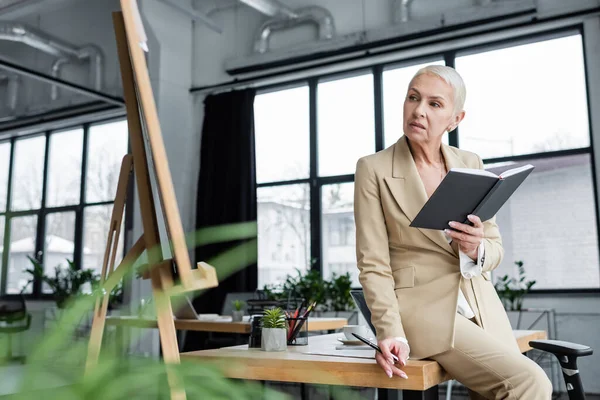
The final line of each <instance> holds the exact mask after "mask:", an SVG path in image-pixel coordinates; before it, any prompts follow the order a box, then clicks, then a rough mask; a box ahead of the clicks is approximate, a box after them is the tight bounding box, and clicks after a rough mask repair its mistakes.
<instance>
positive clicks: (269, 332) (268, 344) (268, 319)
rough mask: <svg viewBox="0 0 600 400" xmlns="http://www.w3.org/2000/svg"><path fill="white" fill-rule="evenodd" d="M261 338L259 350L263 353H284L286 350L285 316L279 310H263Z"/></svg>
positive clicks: (277, 308)
mask: <svg viewBox="0 0 600 400" xmlns="http://www.w3.org/2000/svg"><path fill="white" fill-rule="evenodd" d="M261 336H262V337H261V348H262V350H264V351H284V350H285V349H286V348H287V331H286V327H285V314H284V312H283V310H282V309H281V308H279V307H276V308H271V309H268V310H265V312H264V316H263V318H262V335H261Z"/></svg>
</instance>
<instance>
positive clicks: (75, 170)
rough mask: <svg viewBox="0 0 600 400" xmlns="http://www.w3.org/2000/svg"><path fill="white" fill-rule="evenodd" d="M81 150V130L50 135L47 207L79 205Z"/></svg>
mask: <svg viewBox="0 0 600 400" xmlns="http://www.w3.org/2000/svg"><path fill="white" fill-rule="evenodd" d="M82 148H83V130H82V129H75V130H72V131H68V132H60V133H54V134H52V135H50V153H49V160H48V188H47V189H46V206H47V207H60V206H68V205H72V204H78V203H79V192H80V190H79V189H80V187H81V159H82V154H83V152H82V151H81V149H82Z"/></svg>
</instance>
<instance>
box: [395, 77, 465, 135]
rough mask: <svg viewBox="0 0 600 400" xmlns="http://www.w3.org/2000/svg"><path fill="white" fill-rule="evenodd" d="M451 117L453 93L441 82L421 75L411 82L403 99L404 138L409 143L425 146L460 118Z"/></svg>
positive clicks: (437, 78) (438, 78)
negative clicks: (419, 143) (418, 143)
mask: <svg viewBox="0 0 600 400" xmlns="http://www.w3.org/2000/svg"><path fill="white" fill-rule="evenodd" d="M453 113H454V90H453V89H452V86H450V85H449V84H447V83H446V82H445V81H444V80H443V79H442V78H440V77H438V76H437V75H432V74H428V73H425V74H421V75H419V76H417V77H416V78H414V79H413V80H412V81H411V83H410V85H409V87H408V92H407V93H406V98H405V99H404V124H403V128H404V134H405V135H406V136H407V137H408V139H410V140H411V141H415V142H429V141H431V140H435V139H436V138H441V136H442V135H443V134H444V133H445V132H446V130H448V128H451V129H454V128H455V127H456V125H458V123H459V122H460V120H461V119H462V117H463V116H464V112H461V113H460V114H459V115H456V116H455V115H453Z"/></svg>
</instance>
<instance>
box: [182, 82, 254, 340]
mask: <svg viewBox="0 0 600 400" xmlns="http://www.w3.org/2000/svg"><path fill="white" fill-rule="evenodd" d="M254 96H255V90H253V89H248V90H241V91H232V92H227V93H222V94H217V95H209V96H207V97H206V99H205V100H204V123H203V127H202V140H201V146H200V174H199V177H198V188H197V206H196V230H200V229H202V228H207V227H216V226H220V225H224V224H232V223H241V222H256V165H255V156H254ZM255 239H256V237H254V240H255ZM248 241H252V238H250V239H243V240H236V241H228V242H224V243H215V244H209V245H200V246H197V247H196V249H195V256H196V262H199V261H205V262H209V263H211V264H212V265H213V266H214V267H215V268H216V269H217V275H218V276H219V286H218V287H216V288H212V289H208V290H206V291H204V292H203V293H202V294H201V295H199V296H198V297H196V299H194V307H195V308H196V311H197V312H198V313H221V309H222V307H223V302H224V300H225V296H226V295H227V293H229V292H252V291H254V290H256V286H257V272H258V271H257V265H256V261H255V259H256V251H257V249H256V248H255V246H253V245H252V246H251V247H252V250H251V251H248V250H247V249H246V253H247V254H248V257H249V259H253V260H252V262H251V263H249V264H248V262H246V263H244V264H245V265H246V264H247V266H245V267H242V268H241V269H240V268H239V267H238V268H237V269H238V270H237V271H236V272H234V273H233V274H231V271H230V270H229V269H230V267H229V266H223V265H221V268H219V265H218V262H216V261H215V262H214V263H213V262H211V260H214V258H215V257H216V256H218V255H220V254H223V253H224V252H226V251H227V250H231V249H232V248H235V247H236V246H240V245H243V244H244V242H248ZM254 243H256V242H255V241H254ZM227 275H228V276H227ZM203 336H205V335H202V334H201V333H200V332H188V334H187V337H186V344H185V348H186V349H188V348H189V349H198V348H201V347H202V344H203V342H204V338H203Z"/></svg>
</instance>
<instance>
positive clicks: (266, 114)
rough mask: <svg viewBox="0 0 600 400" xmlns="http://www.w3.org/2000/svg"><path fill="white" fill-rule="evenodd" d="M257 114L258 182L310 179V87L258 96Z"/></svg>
mask: <svg viewBox="0 0 600 400" xmlns="http://www.w3.org/2000/svg"><path fill="white" fill-rule="evenodd" d="M254 115H255V118H254V124H255V130H256V154H257V156H258V157H257V158H256V181H257V182H258V183H264V182H277V181H289V180H294V179H302V178H308V161H309V157H308V152H309V146H308V143H309V140H308V132H309V130H308V122H309V120H308V86H300V87H297V88H292V89H287V90H280V91H277V92H272V93H264V94H261V95H258V96H256V98H255V100H254Z"/></svg>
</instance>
